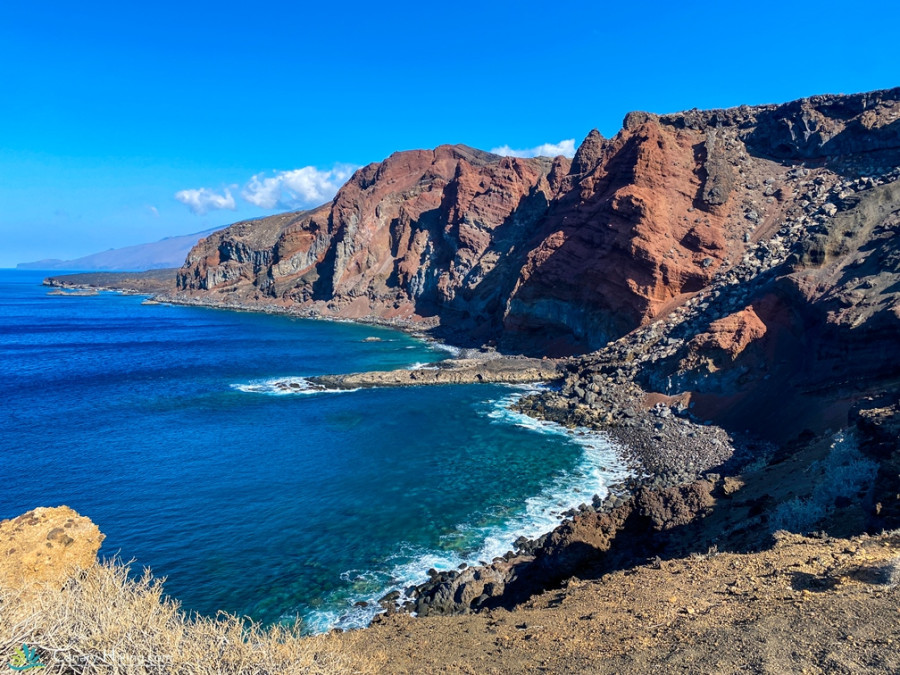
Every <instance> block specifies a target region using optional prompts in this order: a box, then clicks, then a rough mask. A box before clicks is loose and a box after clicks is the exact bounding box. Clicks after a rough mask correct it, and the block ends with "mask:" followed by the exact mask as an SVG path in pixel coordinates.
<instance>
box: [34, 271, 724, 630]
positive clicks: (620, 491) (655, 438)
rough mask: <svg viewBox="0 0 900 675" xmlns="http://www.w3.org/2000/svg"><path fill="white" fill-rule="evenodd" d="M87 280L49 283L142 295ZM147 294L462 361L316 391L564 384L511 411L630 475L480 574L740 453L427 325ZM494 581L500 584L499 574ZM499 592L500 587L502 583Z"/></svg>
mask: <svg viewBox="0 0 900 675" xmlns="http://www.w3.org/2000/svg"><path fill="white" fill-rule="evenodd" d="M89 280H90V275H88V276H87V277H84V276H82V277H81V279H80V280H79V283H76V284H73V283H71V282H70V281H68V280H67V279H66V278H65V277H59V278H56V277H51V278H49V279H47V280H45V284H46V285H48V286H55V287H62V288H70V289H76V290H90V291H97V290H104V291H111V292H120V293H135V292H136V291H135V289H134V288H129V287H122V286H119V285H116V284H111V283H109V277H108V276H107V277H106V279H104V281H105V282H106V283H103V284H98V283H88V282H89ZM140 294H142V295H144V294H146V295H149V296H150V297H151V298H152V299H153V301H154V302H160V303H168V304H174V305H183V306H196V307H205V308H212V309H222V310H229V311H243V312H254V313H263V314H278V315H286V316H293V317H297V318H304V319H316V320H326V321H335V322H340V323H354V324H361V325H374V326H379V327H385V328H391V329H394V330H401V331H402V332H405V333H407V334H411V335H412V336H414V337H416V338H417V339H421V340H424V341H425V342H427V343H430V344H432V345H434V346H435V347H438V348H441V349H445V350H446V351H448V352H450V353H451V354H453V355H454V357H455V358H450V359H446V360H444V361H441V362H438V363H439V364H443V365H442V366H441V365H439V366H437V367H436V368H433V367H428V368H419V369H400V370H396V371H375V372H369V373H356V374H350V375H340V376H319V377H316V378H309V379H310V381H311V382H312V383H313V384H314V385H315V386H317V387H322V388H325V389H356V388H360V387H379V386H421V385H437V384H463V383H478V382H493V383H507V384H517V383H518V384H524V383H537V382H546V381H551V382H552V381H556V382H561V383H562V388H561V389H560V390H556V389H547V390H544V391H532V392H525V393H523V395H522V396H520V397H518V398H517V400H516V401H515V402H514V403H512V405H510V406H509V408H510V410H511V411H513V412H516V413H521V414H523V415H527V416H528V417H529V418H531V419H535V420H540V421H542V422H549V423H552V424H554V425H557V426H558V429H559V430H560V431H563V432H564V433H565V432H568V433H573V434H589V433H600V434H603V435H605V436H606V437H608V438H609V439H610V440H611V442H612V443H613V444H614V445H615V446H616V448H617V450H616V452H617V454H619V456H620V457H621V459H622V461H623V462H624V463H626V464H628V465H629V466H630V467H632V471H631V474H632V475H631V476H630V477H629V478H628V479H627V480H625V481H620V482H619V483H616V484H613V485H608V486H607V489H608V490H609V494H608V495H605V496H600V495H593V494H591V495H584V499H583V500H579V501H581V503H580V504H577V505H576V504H574V503H573V504H570V505H567V506H566V507H565V508H563V509H561V511H562V512H563V513H562V514H561V519H560V520H561V522H558V523H557V524H556V526H555V527H553V528H551V529H549V530H548V531H545V532H542V533H541V534H540V535H538V536H536V537H534V538H532V539H527V538H526V537H524V536H519V537H518V539H516V541H515V544H513V545H512V546H510V549H509V550H508V551H507V552H506V553H505V554H502V556H497V557H495V559H494V561H492V562H489V563H488V564H487V565H486V566H483V567H484V569H490V568H491V567H492V566H496V565H498V564H499V565H500V566H501V567H504V568H505V569H506V572H505V574H508V573H509V572H510V571H511V570H513V569H514V568H515V567H516V566H517V565H519V564H520V563H522V562H523V561H525V560H526V559H527V558H529V557H531V558H533V557H534V556H535V554H536V553H539V552H540V551H541V550H542V548H543V547H544V546H545V545H546V544H547V542H548V541H550V540H551V538H552V537H553V536H554V534H555V533H558V531H560V529H561V528H562V529H564V528H565V527H567V526H568V524H570V523H571V520H572V519H574V518H576V517H578V516H581V515H585V514H589V513H593V514H605V513H608V512H610V511H611V510H613V509H616V508H620V507H622V506H623V505H624V504H626V503H627V502H628V501H629V500H630V499H632V498H633V497H634V495H635V494H636V493H637V491H639V490H640V489H641V488H645V487H650V488H656V489H660V488H665V487H670V486H674V485H681V484H686V483H690V482H691V481H693V480H696V479H698V478H700V477H701V476H703V474H704V473H705V472H709V471H712V470H713V469H715V468H717V467H720V466H721V465H722V464H723V463H724V462H725V461H728V460H729V459H730V458H731V457H732V456H733V454H734V448H733V446H732V444H731V438H730V437H729V436H728V435H727V434H725V433H724V432H723V431H721V430H720V429H718V427H711V426H707V425H703V424H699V423H697V422H695V421H693V420H691V419H690V416H689V414H685V413H686V411H684V410H678V411H677V413H678V414H665V413H664V412H663V410H669V408H667V407H665V406H663V407H657V408H655V409H652V410H650V411H648V410H646V409H645V406H643V405H642V400H641V392H640V391H639V390H637V388H636V387H635V386H634V385H631V384H630V383H608V384H609V385H610V386H607V387H605V391H606V392H607V396H606V398H607V399H608V400H607V401H606V406H605V407H604V411H605V412H606V413H607V415H606V417H605V418H603V419H598V416H597V415H596V414H585V408H584V406H581V405H578V406H575V407H572V406H571V400H570V399H569V398H567V397H566V395H565V392H566V389H567V387H568V388H569V389H571V386H570V385H568V384H567V382H568V381H569V380H571V377H572V372H573V371H574V370H575V367H576V366H575V364H576V362H575V361H574V360H570V359H558V360H554V359H546V358H545V359H528V358H525V357H508V356H501V355H499V354H497V353H496V352H492V351H482V350H474V349H467V348H464V347H457V346H454V345H452V344H447V343H446V342H442V341H439V340H437V339H436V338H434V337H433V336H432V335H430V334H429V333H430V328H429V327H427V326H426V327H423V326H422V325H421V324H417V323H411V322H408V321H405V320H384V319H375V318H361V319H346V318H338V317H331V316H322V315H320V314H318V313H317V312H315V311H313V310H309V309H297V308H289V307H284V306H279V305H274V304H253V305H248V304H246V303H229V302H222V301H208V300H200V299H185V298H178V297H173V295H172V294H170V293H166V292H160V291H159V290H156V291H155V292H154V291H152V290H150V291H147V292H144V293H140ZM285 387H286V390H287V391H288V392H290V385H289V384H286V385H285ZM596 407H597V406H595V408H596ZM670 412H671V411H670ZM610 416H612V417H621V419H620V420H619V422H618V423H610V422H612V419H611V417H610ZM689 439H690V440H689ZM686 445H690V446H692V447H693V448H695V449H696V451H695V452H694V453H693V456H692V458H690V459H688V458H687V457H689V456H690V455H686V454H685V453H684V450H685V446H686ZM594 497H596V499H595V498H594ZM511 538H512V537H511ZM469 569H471V570H472V572H471V573H470V574H474V572H475V571H476V570H477V569H479V566H474V567H471V568H469ZM421 574H422V577H424V576H425V569H424V568H423V569H422V570H421ZM491 574H494V575H495V576H496V570H494V571H493V572H491ZM420 578H421V577H420ZM458 581H459V580H458V575H456V573H455V572H453V571H452V570H444V571H443V572H437V570H435V574H432V575H430V578H429V580H427V581H425V582H424V583H422V584H419V585H418V586H417V587H416V591H414V592H411V589H410V588H407V589H394V590H393V591H392V592H389V593H387V594H386V595H385V596H384V597H382V598H381V600H382V602H381V605H382V607H383V608H384V609H385V610H386V611H387V612H388V613H390V612H393V611H395V610H397V609H401V610H405V611H419V613H422V614H427V613H428V612H429V611H430V612H432V613H435V612H444V611H452V610H449V609H448V608H444V609H440V610H439V609H437V605H435V604H434V603H431V605H430V608H429V609H424V608H423V607H421V603H419V609H418V610H417V609H416V606H417V605H416V604H415V603H413V601H414V600H416V599H417V598H420V597H428V594H429V593H430V592H433V591H434V590H435V589H436V588H438V587H440V586H441V585H442V584H445V583H447V582H456V583H455V585H456V586H458V585H459V583H458ZM497 587H498V588H502V585H498V586H497ZM432 594H433V593H432Z"/></svg>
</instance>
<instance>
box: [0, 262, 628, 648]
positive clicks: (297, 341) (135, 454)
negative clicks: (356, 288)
mask: <svg viewBox="0 0 900 675" xmlns="http://www.w3.org/2000/svg"><path fill="white" fill-rule="evenodd" d="M44 276H45V274H44V273H41V272H32V271H11V270H0V478H2V484H3V490H2V491H0V519H2V518H9V517H13V516H16V515H19V514H20V513H23V512H25V511H27V510H29V509H32V508H34V507H36V506H56V505H60V504H67V505H69V506H71V507H72V508H74V509H75V510H77V511H78V512H80V513H81V514H83V515H85V516H88V517H90V518H91V519H92V520H93V521H94V522H95V523H97V524H98V525H99V527H100V529H101V530H102V531H103V532H104V533H105V534H106V540H105V542H104V544H103V548H102V549H101V554H103V555H105V556H112V555H115V554H118V555H119V556H120V557H121V558H122V559H123V560H126V561H128V560H132V559H133V560H134V561H135V564H134V567H135V569H136V570H138V571H139V570H140V568H141V567H143V566H148V567H150V568H151V569H152V570H153V572H154V574H155V575H157V576H164V577H166V579H167V580H166V582H165V589H166V591H167V592H168V593H169V594H171V595H172V596H174V597H176V598H178V599H179V600H180V601H181V602H182V603H183V605H184V607H185V608H187V609H189V610H195V611H198V612H201V613H204V614H210V615H212V614H214V613H215V612H216V611H217V610H225V611H228V612H233V613H237V614H240V615H247V616H251V617H253V618H254V619H257V620H260V621H263V622H274V621H289V620H291V619H292V618H293V617H296V616H300V617H302V618H303V619H304V621H305V622H306V625H307V627H308V629H309V630H312V631H319V630H325V629H327V628H328V627H330V626H334V625H338V626H343V627H352V626H359V625H364V624H365V623H367V622H368V620H369V619H370V618H371V616H372V614H373V612H374V607H372V606H370V607H368V608H362V607H354V603H356V602H357V601H366V602H370V603H372V602H373V601H375V600H377V599H378V598H379V597H381V595H383V594H384V593H385V592H386V591H387V590H390V589H392V588H398V587H400V588H402V587H404V586H406V585H408V584H410V583H413V582H420V581H424V580H425V579H426V578H427V577H426V575H425V571H426V570H427V569H428V568H429V567H436V568H438V569H441V568H443V569H448V568H455V567H456V566H457V565H458V564H460V563H461V562H470V563H472V562H475V563H477V562H478V561H479V560H490V559H491V557H493V556H495V555H500V554H502V553H504V552H505V551H507V550H508V549H509V548H511V544H512V541H513V540H514V539H515V538H516V537H517V536H519V535H521V534H524V535H526V536H537V535H539V534H540V533H542V532H544V531H547V530H549V529H550V528H552V526H553V525H554V524H555V523H556V522H557V516H556V513H557V512H559V511H560V510H564V509H566V508H568V507H570V506H572V505H577V504H578V503H580V502H583V501H589V500H590V498H591V496H592V495H593V494H595V493H598V494H601V495H602V494H604V493H605V489H604V487H603V486H604V484H605V482H608V481H610V480H611V479H618V478H620V477H621V476H622V475H624V469H623V468H622V466H621V465H620V464H619V463H618V461H617V459H616V455H615V452H614V451H613V450H612V448H611V446H610V445H609V444H608V443H606V442H605V440H604V439H603V438H601V437H597V436H590V435H576V434H573V433H571V432H567V431H565V430H562V429H560V428H559V427H555V426H553V425H550V424H546V423H538V422H535V421H534V420H530V419H529V418H526V417H524V416H521V415H518V414H515V413H512V412H510V411H508V410H507V409H506V406H507V405H508V404H509V402H510V401H512V400H514V399H515V397H516V396H519V395H521V394H522V390H521V389H515V388H512V387H502V386H493V385H490V386H489V385H464V386H443V387H416V388H405V389H404V388H396V389H367V390H359V391H352V392H343V393H332V392H324V393H315V394H312V393H308V392H303V391H300V392H298V393H292V394H284V393H281V392H280V391H279V390H278V389H277V388H276V387H273V386H272V383H273V382H274V381H277V380H280V379H284V378H293V380H294V381H296V382H299V383H302V379H301V378H303V377H304V376H310V375H316V374H323V373H341V372H354V371H359V370H371V369H387V368H403V367H420V366H421V364H424V363H428V362H432V361H434V360H438V359H441V358H445V357H447V356H448V354H447V352H446V351H444V350H442V349H439V348H437V347H435V346H434V345H430V344H428V343H426V342H423V341H420V340H417V339H415V338H413V337H410V336H408V335H405V334H403V333H400V332H396V331H391V330H388V329H383V328H374V327H368V326H359V325H353V324H348V323H335V322H325V321H312V320H305V319H296V318H291V317H285V316H272V315H266V314H256V313H245V312H231V311H223V310H215V309H206V308H198V307H179V306H169V305H143V304H142V300H143V298H141V297H138V296H125V295H119V294H115V293H101V294H99V295H97V296H93V297H78V296H74V297H61V296H54V295H48V290H49V289H48V288H46V287H43V286H41V285H40V282H41V279H42V278H43V277H44ZM368 337H378V338H380V339H381V341H378V342H376V341H366V340H365V339H366V338H368Z"/></svg>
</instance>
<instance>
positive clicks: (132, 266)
mask: <svg viewBox="0 0 900 675" xmlns="http://www.w3.org/2000/svg"><path fill="white" fill-rule="evenodd" d="M218 229H219V228H216V227H214V228H212V229H210V230H204V231H203V232H195V233H194V234H184V235H181V236H176V237H166V238H165V239H160V240H159V241H154V242H152V243H149V244H136V245H134V246H125V247H123V248H111V249H109V250H108V251H101V252H100V253H92V254H91V255H86V256H83V257H81V258H75V259H74V260H59V259H56V258H49V259H45V260H36V261H34V262H23V263H19V264H18V265H16V268H17V269H20V270H68V271H72V272H109V271H129V272H143V271H146V270H159V269H165V268H172V267H181V265H182V264H184V260H185V258H187V254H188V253H189V252H190V250H191V249H192V248H193V247H194V246H195V245H196V244H197V242H198V241H200V240H201V239H203V238H204V237H206V236H208V235H210V234H212V233H213V232H215V231H216V230H218Z"/></svg>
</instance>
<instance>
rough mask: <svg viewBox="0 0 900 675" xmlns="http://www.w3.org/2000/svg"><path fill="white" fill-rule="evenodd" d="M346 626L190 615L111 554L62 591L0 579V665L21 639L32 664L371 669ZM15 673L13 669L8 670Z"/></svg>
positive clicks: (95, 668)
mask: <svg viewBox="0 0 900 675" xmlns="http://www.w3.org/2000/svg"><path fill="white" fill-rule="evenodd" d="M353 639H355V637H354V636H351V635H343V636H340V637H338V636H333V635H324V636H315V637H301V636H300V635H299V631H298V630H297V628H293V629H285V628H281V627H273V628H268V629H264V628H262V627H260V626H259V625H257V624H254V623H252V622H250V621H248V620H245V619H239V618H236V617H234V616H230V615H227V614H220V615H219V616H218V617H216V618H215V619H209V618H204V617H199V616H189V615H188V614H187V613H186V612H184V610H182V609H181V608H180V606H179V604H178V603H177V602H176V601H174V600H172V599H169V598H167V597H166V596H165V595H164V594H163V590H162V585H161V584H160V583H159V582H158V581H155V580H153V579H152V578H151V576H150V574H149V572H145V573H144V576H143V577H142V578H140V579H137V580H135V579H131V578H129V576H128V568H127V567H126V566H124V565H121V564H118V563H116V562H106V563H97V564H95V565H94V566H93V567H91V568H90V569H88V570H86V571H81V572H79V573H78V574H77V575H73V576H72V578H70V580H69V581H68V583H67V584H66V585H65V587H64V588H63V589H62V590H61V591H60V590H57V589H55V588H40V589H36V590H33V591H31V592H27V593H24V592H22V591H13V590H9V589H2V588H0V669H3V670H4V671H6V670H7V664H8V663H9V662H10V660H11V659H12V658H13V655H14V652H15V650H16V649H19V648H21V646H22V644H26V645H28V646H29V647H36V648H37V653H38V655H39V656H40V658H41V661H42V663H43V664H44V665H45V668H43V669H39V670H38V669H34V670H28V671H25V672H29V673H31V672H33V673H48V674H49V673H79V674H81V673H91V674H93V673H97V674H100V673H103V674H106V673H117V674H118V673H121V674H122V675H125V674H127V675H132V674H135V675H140V674H143V673H147V674H149V673H179V674H181V673H185V674H190V675H193V674H197V675H201V674H203V675H205V674H207V673H222V674H223V675H231V674H235V675H236V674H239V673H240V674H244V673H246V674H250V673H253V674H254V675H256V674H259V675H263V674H267V673H272V674H273V675H274V674H276V673H277V674H279V675H282V674H285V675H287V674H293V673H304V674H306V673H309V674H313V673H315V674H321V675H336V674H338V673H341V674H343V673H373V672H377V671H378V666H379V665H380V664H379V663H371V662H370V663H361V662H354V661H353V660H351V659H350V658H349V657H347V656H346V654H345V653H342V652H343V651H344V650H345V649H346V647H347V645H348V641H352V640H353ZM9 672H13V671H11V670H10V671H9Z"/></svg>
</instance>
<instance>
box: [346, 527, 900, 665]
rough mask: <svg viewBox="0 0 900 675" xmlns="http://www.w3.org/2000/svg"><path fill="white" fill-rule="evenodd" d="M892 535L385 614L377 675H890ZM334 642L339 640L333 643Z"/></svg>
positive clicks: (728, 556) (377, 644) (894, 582)
mask: <svg viewBox="0 0 900 675" xmlns="http://www.w3.org/2000/svg"><path fill="white" fill-rule="evenodd" d="M898 584H900V532H894V533H891V534H885V535H880V536H876V537H867V536H863V537H859V538H855V539H850V540H848V539H814V538H804V537H801V536H799V535H779V538H778V541H777V542H776V545H775V546H774V547H773V548H771V549H769V550H767V551H763V552H761V553H748V554H734V553H716V552H712V554H708V555H704V556H698V555H695V556H692V557H689V558H681V559H674V560H668V561H655V562H650V563H649V564H647V565H644V566H640V567H636V568H633V569H630V570H624V571H620V572H615V573H612V574H608V575H606V576H604V577H603V578H601V579H596V580H584V579H577V578H573V579H571V580H569V582H568V583H567V584H566V585H565V586H564V587H563V588H561V589H558V590H554V591H548V592H546V593H544V594H542V595H539V596H537V597H535V598H533V599H532V600H531V601H529V602H528V603H526V604H525V605H523V606H522V607H520V608H519V609H518V610H516V611H515V612H508V611H506V610H492V611H490V612H485V613H481V614H474V615H468V616H453V617H427V618H424V619H415V618H411V617H409V616H406V615H396V616H391V617H385V618H384V619H383V620H382V621H381V622H380V623H376V624H375V625H374V626H372V627H371V628H369V629H367V630H366V633H365V637H366V639H365V640H358V641H356V642H354V643H353V644H348V645H347V649H349V650H351V651H353V652H355V653H357V654H359V655H360V656H362V657H363V658H366V657H367V656H368V655H371V658H373V659H374V658H379V659H380V658H384V655H385V654H386V655H387V663H386V664H385V665H383V666H382V670H383V672H385V673H478V674H479V675H480V674H485V673H529V672H535V673H540V672H543V673H621V674H626V673H635V674H637V673H641V674H643V673H653V672H665V673H741V674H746V673H898V672H900V651H898V649H897V646H898V645H900V588H898ZM338 639H340V637H338Z"/></svg>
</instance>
